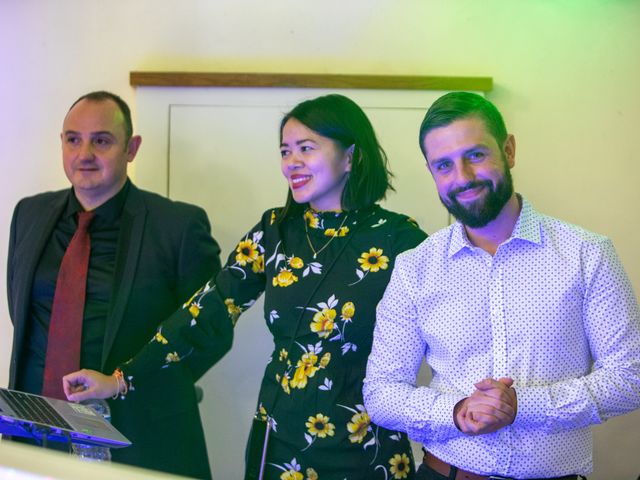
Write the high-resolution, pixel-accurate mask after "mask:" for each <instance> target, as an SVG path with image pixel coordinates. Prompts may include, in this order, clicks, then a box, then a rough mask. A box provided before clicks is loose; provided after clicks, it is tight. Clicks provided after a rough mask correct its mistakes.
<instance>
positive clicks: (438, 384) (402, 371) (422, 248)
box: [364, 199, 640, 478]
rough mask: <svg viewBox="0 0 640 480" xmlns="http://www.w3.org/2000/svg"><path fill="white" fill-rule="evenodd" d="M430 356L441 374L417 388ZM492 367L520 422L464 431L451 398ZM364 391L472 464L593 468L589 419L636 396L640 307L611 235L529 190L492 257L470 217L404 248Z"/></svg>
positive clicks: (450, 454)
mask: <svg viewBox="0 0 640 480" xmlns="http://www.w3.org/2000/svg"><path fill="white" fill-rule="evenodd" d="M423 357H426V361H427V363H428V364H429V366H430V367H431V368H432V371H433V379H432V381H431V383H430V384H429V386H428V387H417V386H416V374H417V372H418V369H419V367H420V364H421V361H422V359H423ZM487 377H492V378H495V379H497V378H500V377H511V378H513V379H514V387H515V389H516V393H517V397H518V411H517V416H516V419H515V421H514V423H513V424H512V425H510V426H507V427H505V428H502V429H500V430H498V431H497V432H494V433H490V434H484V435H478V436H469V435H465V434H463V433H462V432H460V431H459V430H458V429H457V428H456V426H455V424H454V421H453V408H454V406H455V404H456V403H457V402H458V401H460V400H462V399H463V398H464V397H467V396H469V395H470V394H471V393H472V392H473V391H474V390H475V387H474V383H476V382H478V381H480V380H482V379H484V378H487ZM364 399H365V406H366V408H367V410H368V412H369V415H370V416H371V419H372V421H373V422H374V423H376V424H378V425H381V426H383V427H387V428H389V429H394V430H404V431H406V432H407V433H408V434H409V437H411V438H412V439H414V440H415V441H419V442H422V443H423V444H424V446H425V448H427V450H429V451H430V452H431V453H433V454H434V455H435V456H436V457H438V458H440V459H442V460H444V461H446V462H448V463H450V464H452V465H455V466H457V467H459V468H463V469H465V470H470V471H473V472H477V473H480V474H484V475H490V474H496V475H503V476H509V477H516V478H538V477H550V476H562V475H571V474H583V475H584V474H588V473H590V472H591V470H592V463H593V461H592V436H591V429H590V425H592V424H596V423H601V422H603V421H605V420H606V419H608V418H610V417H613V416H615V415H620V414H623V413H627V412H630V411H632V410H634V409H637V408H639V407H640V313H639V310H638V303H637V300H636V298H635V295H634V293H633V289H632V287H631V285H630V282H629V280H628V278H627V275H626V274H625V272H624V269H623V267H622V265H621V263H620V260H619V259H618V256H617V254H616V252H615V249H614V247H613V245H612V243H611V241H610V240H608V239H607V238H605V237H602V236H600V235H596V234H594V233H591V232H588V231H586V230H584V229H581V228H579V227H576V226H574V225H570V224H567V223H565V222H562V221H560V220H557V219H554V218H551V217H548V216H545V215H541V214H539V213H537V212H536V211H535V210H534V209H533V208H532V206H531V205H530V204H529V203H528V202H527V201H526V200H524V199H523V202H522V210H521V212H520V216H519V219H518V221H517V223H516V225H515V227H514V230H513V233H512V235H511V237H510V238H509V239H508V240H506V241H505V242H504V243H502V244H501V245H500V246H499V248H498V250H497V252H496V253H495V255H494V256H491V255H490V254H488V253H487V252H485V251H484V250H482V249H480V248H478V247H475V246H473V245H472V244H471V243H470V242H469V240H468V238H467V236H466V233H465V230H464V227H463V226H462V225H461V224H460V223H455V224H453V225H451V226H450V227H448V228H445V229H443V230H440V231H439V232H437V233H435V234H434V235H432V236H430V237H429V238H428V239H427V240H425V241H424V242H423V243H421V244H420V245H419V246H418V247H416V248H415V249H413V250H410V251H407V252H405V253H404V254H401V255H400V256H399V257H398V258H397V261H396V266H395V268H394V272H393V275H392V278H391V282H390V283H389V285H388V287H387V289H386V292H385V295H384V297H383V299H382V301H381V302H380V304H379V305H378V309H377V323H376V328H375V335H374V342H373V350H372V352H371V356H370V357H369V363H368V368H367V376H366V379H365V384H364Z"/></svg>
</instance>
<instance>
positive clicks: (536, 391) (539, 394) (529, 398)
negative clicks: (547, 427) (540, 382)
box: [512, 387, 549, 427]
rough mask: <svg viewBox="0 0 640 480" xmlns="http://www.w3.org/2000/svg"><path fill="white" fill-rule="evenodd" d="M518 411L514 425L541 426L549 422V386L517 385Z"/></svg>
mask: <svg viewBox="0 0 640 480" xmlns="http://www.w3.org/2000/svg"><path fill="white" fill-rule="evenodd" d="M516 395H517V398H518V411H517V413H516V419H515V421H514V422H513V424H512V425H513V426H514V427H539V426H541V425H544V424H545V423H546V422H547V405H549V388H548V387H523V388H517V387H516Z"/></svg>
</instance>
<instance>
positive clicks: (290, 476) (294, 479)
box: [280, 470, 304, 480]
mask: <svg viewBox="0 0 640 480" xmlns="http://www.w3.org/2000/svg"><path fill="white" fill-rule="evenodd" d="M303 478H304V477H303V476H302V474H301V473H300V472H296V471H295V470H287V471H286V472H284V473H283V474H282V475H280V480H302V479H303Z"/></svg>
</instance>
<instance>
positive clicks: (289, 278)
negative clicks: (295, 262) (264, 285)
mask: <svg viewBox="0 0 640 480" xmlns="http://www.w3.org/2000/svg"><path fill="white" fill-rule="evenodd" d="M297 281H298V277H297V276H296V275H294V274H293V272H292V271H291V270H289V269H288V268H283V269H282V270H280V273H278V275H277V276H275V277H273V286H274V287H288V286H289V285H291V284H293V283H295V282H297Z"/></svg>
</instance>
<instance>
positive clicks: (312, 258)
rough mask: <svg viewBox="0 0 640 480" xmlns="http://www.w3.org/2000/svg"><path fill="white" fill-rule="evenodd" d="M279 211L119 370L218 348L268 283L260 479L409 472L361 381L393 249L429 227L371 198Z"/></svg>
mask: <svg viewBox="0 0 640 480" xmlns="http://www.w3.org/2000/svg"><path fill="white" fill-rule="evenodd" d="M278 213H279V210H278V209H276V210H270V211H267V212H265V214H264V215H263V217H262V220H261V222H260V223H258V224H257V225H256V226H255V227H254V228H253V229H252V230H251V231H250V232H249V233H248V234H246V235H245V236H244V237H243V238H242V239H241V240H240V242H239V243H238V245H237V248H236V249H235V251H234V252H232V254H231V255H230V256H229V259H228V262H227V264H226V266H225V267H224V268H223V270H222V271H221V272H220V273H219V274H218V276H217V277H216V279H215V282H214V281H210V282H209V283H207V285H205V286H204V287H203V288H202V289H201V290H200V291H199V292H197V293H196V294H195V295H194V296H193V298H191V299H190V300H189V301H188V302H187V303H185V305H184V308H183V309H182V310H181V311H179V312H177V313H176V314H175V315H174V316H173V317H172V318H171V319H169V320H168V321H167V322H165V323H164V324H163V325H162V326H161V327H160V329H159V330H158V333H157V334H156V336H155V337H154V339H152V341H151V342H150V344H149V345H148V348H146V349H145V350H143V352H142V353H141V354H139V355H138V356H136V357H135V358H134V359H132V360H131V361H130V362H128V363H127V364H125V365H124V366H123V367H122V368H123V370H124V372H125V374H126V375H127V377H128V378H129V381H130V382H131V383H132V384H133V383H135V384H137V385H138V386H140V382H139V381H138V379H140V378H142V376H144V375H145V374H146V372H149V371H151V369H152V368H154V367H153V365H155V368H157V365H158V363H162V365H163V366H164V367H169V366H171V365H172V364H174V363H175V362H179V361H193V358H197V356H198V355H202V354H206V352H207V351H208V350H209V351H212V350H215V349H216V348H218V349H220V348H222V347H220V346H219V345H216V335H219V336H220V337H223V336H224V335H225V334H224V330H225V328H227V326H226V325H225V323H226V324H228V325H229V324H230V325H235V322H236V321H237V319H238V317H239V315H240V314H241V313H242V311H244V310H246V309H247V308H249V307H250V306H251V305H253V303H254V302H255V300H256V299H257V298H258V297H259V296H260V295H261V294H262V293H263V292H264V294H265V302H264V318H265V320H266V323H267V326H268V328H269V330H270V331H271V333H272V335H273V340H274V344H275V348H274V350H273V353H272V355H271V359H270V361H269V363H268V364H267V366H266V368H265V373H264V377H263V380H262V385H261V388H260V395H259V398H258V403H257V414H258V415H261V416H266V415H269V416H270V417H271V418H272V419H273V422H274V427H273V431H272V433H271V437H270V440H269V451H268V456H267V457H268V458H267V463H266V469H265V470H266V471H265V479H279V480H316V479H317V480H343V479H348V480H355V479H367V480H371V479H384V480H387V479H410V478H413V474H414V472H413V468H414V467H413V459H412V455H411V448H410V445H409V441H408V439H407V436H406V435H405V434H404V433H400V432H393V431H388V430H385V429H384V428H382V427H378V426H377V425H374V424H372V423H371V421H370V419H369V415H368V414H367V412H366V410H365V408H364V406H363V399H362V382H363V379H364V376H365V370H366V364H367V357H368V355H369V353H370V350H371V344H372V340H373V327H374V322H375V308H376V305H377V303H378V302H379V300H380V299H381V297H382V294H383V293H384V289H385V287H386V285H387V283H388V282H389V278H390V275H391V270H392V268H393V264H394V261H395V257H396V256H397V255H398V254H399V253H401V252H403V251H404V250H407V249H409V248H413V247H415V246H416V245H418V244H419V243H420V242H421V241H422V240H424V239H425V238H426V234H425V233H424V232H422V230H420V229H419V228H418V227H417V226H416V225H415V223H414V222H413V221H412V220H411V219H409V218H408V217H406V216H404V215H400V214H397V213H393V212H389V211H387V210H385V209H383V208H381V207H379V206H377V205H376V206H374V207H371V208H369V209H365V210H362V211H356V212H350V213H345V212H341V213H336V212H315V211H313V210H311V209H308V210H306V212H305V213H304V215H298V216H296V217H290V218H287V219H285V220H284V221H282V222H277V221H276V219H277V215H278ZM223 316H224V317H226V319H225V318H221V317H223ZM229 319H231V321H230V322H229ZM223 343H224V342H223ZM227 348H228V347H227ZM225 351H226V350H225ZM203 352H205V353H203ZM190 357H193V358H190Z"/></svg>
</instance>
